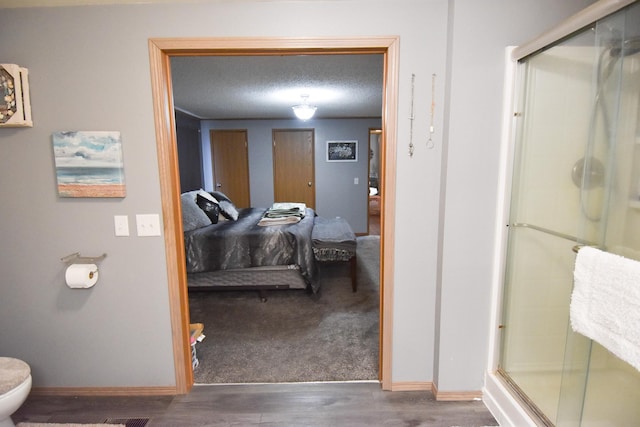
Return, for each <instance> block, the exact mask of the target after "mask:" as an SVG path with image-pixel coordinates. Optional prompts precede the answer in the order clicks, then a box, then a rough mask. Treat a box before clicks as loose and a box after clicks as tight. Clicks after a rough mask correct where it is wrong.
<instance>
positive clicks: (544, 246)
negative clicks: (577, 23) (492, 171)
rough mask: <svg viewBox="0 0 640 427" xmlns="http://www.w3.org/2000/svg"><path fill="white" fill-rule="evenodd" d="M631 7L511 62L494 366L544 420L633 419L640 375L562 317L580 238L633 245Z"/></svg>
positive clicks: (635, 152) (639, 155)
mask: <svg viewBox="0 0 640 427" xmlns="http://www.w3.org/2000/svg"><path fill="white" fill-rule="evenodd" d="M639 9H640V4H638V3H636V4H635V6H631V7H628V8H626V9H623V10H622V11H621V12H618V13H616V14H614V15H612V16H611V17H609V18H607V19H604V20H602V21H601V22H598V23H597V24H596V25H594V26H593V27H592V28H588V29H585V30H583V31H581V32H579V33H577V34H575V35H573V36H572V37H570V38H569V39H566V40H564V41H562V42H560V43H558V44H555V45H553V46H551V47H549V48H547V49H545V50H543V51H541V52H538V53H536V54H534V55H532V56H530V57H528V58H525V59H524V60H522V61H521V62H520V64H519V65H518V67H519V70H518V73H519V76H518V80H519V82H520V88H519V91H518V92H519V94H520V95H519V99H518V106H517V112H516V149H515V157H514V175H513V181H512V196H511V207H510V219H509V241H508V252H507V259H506V270H505V276H504V277H505V279H504V280H505V290H504V299H503V303H504V313H503V319H502V331H503V334H502V352H501V361H500V366H499V372H500V374H501V375H502V376H503V378H504V379H505V380H506V382H507V383H508V384H510V386H511V388H512V389H513V391H514V393H515V394H516V395H517V396H518V397H519V398H521V399H522V400H523V401H524V402H525V404H526V405H525V407H527V408H528V409H529V410H530V412H531V413H532V414H533V415H534V416H535V417H537V418H538V419H540V420H541V421H542V422H543V423H544V424H546V425H558V426H589V425H639V424H638V421H637V420H638V419H640V412H639V411H640V410H639V409H638V407H640V405H638V403H640V381H639V379H640V374H638V372H637V371H635V370H633V369H632V368H630V367H629V366H628V365H627V364H625V363H624V362H622V361H619V359H617V358H615V357H614V356H612V355H610V353H608V352H607V351H606V350H605V349H603V348H602V347H600V346H599V345H598V344H596V343H592V342H591V341H590V340H588V339H586V338H584V337H582V336H580V335H578V334H575V333H574V332H573V331H572V330H571V327H570V323H569V305H570V301H571V291H572V288H573V266H574V263H575V256H576V252H575V250H577V246H578V245H580V244H585V245H594V246H598V247H600V248H603V249H606V250H608V251H611V252H617V253H620V254H623V255H625V256H627V257H632V258H637V254H640V245H639V240H640V209H638V208H637V207H634V206H635V202H634V200H635V199H637V198H638V193H639V192H640V188H639V186H638V183H639V181H640V174H639V173H638V172H639V171H640V145H639V144H638V143H639V142H640V141H639V138H638V136H639V135H640V131H639V130H638V117H639V116H638V109H639V107H638V105H639V102H640V101H639V97H640V95H639V94H640V84H639V83H638V81H639V80H638V79H639V78H640V71H639V70H640V54H638V53H637V52H638V51H640V42H637V43H636V41H637V40H640V38H637V36H638V34H639V33H640V29H639V28H638V26H640V14H639V12H638V10H639ZM636 38H637V40H636ZM623 378H624V379H625V380H626V382H621V380H622V379H623ZM605 386H606V387H607V388H603V387H605ZM611 387H613V388H611ZM616 388H617V390H616ZM603 390H607V391H603ZM618 390H619V391H620V392H621V393H619V392H618ZM621 394H624V396H621ZM614 399H615V401H614ZM615 417H617V418H615ZM629 422H630V423H629Z"/></svg>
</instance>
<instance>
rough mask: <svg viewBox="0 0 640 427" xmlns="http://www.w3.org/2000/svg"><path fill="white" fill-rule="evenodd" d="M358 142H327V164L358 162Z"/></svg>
mask: <svg viewBox="0 0 640 427" xmlns="http://www.w3.org/2000/svg"><path fill="white" fill-rule="evenodd" d="M357 161H358V141H327V162H357Z"/></svg>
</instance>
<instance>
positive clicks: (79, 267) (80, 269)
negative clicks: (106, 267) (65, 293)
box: [64, 264, 98, 288]
mask: <svg viewBox="0 0 640 427" xmlns="http://www.w3.org/2000/svg"><path fill="white" fill-rule="evenodd" d="M64 278H65V280H66V282H67V286H69V287H70V288H90V287H92V286H93V285H95V284H96V282H97V281H98V266H97V265H95V264H71V265H70V266H69V267H67V271H66V273H65V275H64Z"/></svg>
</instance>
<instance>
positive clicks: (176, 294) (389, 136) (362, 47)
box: [149, 37, 399, 393]
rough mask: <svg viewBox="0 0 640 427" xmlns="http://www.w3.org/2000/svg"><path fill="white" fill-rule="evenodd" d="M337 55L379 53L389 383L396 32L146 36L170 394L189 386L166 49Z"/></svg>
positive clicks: (383, 360)
mask: <svg viewBox="0 0 640 427" xmlns="http://www.w3.org/2000/svg"><path fill="white" fill-rule="evenodd" d="M319 52H321V53H322V54H345V53H358V54H367V53H379V54H383V55H384V80H383V84H384V88H383V108H382V123H383V133H384V138H385V142H386V144H385V150H384V153H383V162H382V164H383V181H384V183H385V192H384V193H383V198H382V201H381V262H380V264H381V269H380V270H381V275H380V278H381V280H380V282H381V283H380V289H381V290H380V298H381V304H380V319H381V322H380V343H381V345H380V365H381V369H380V379H381V385H382V388H383V389H385V390H391V389H392V383H391V356H392V329H393V328H392V322H393V312H392V304H391V302H392V298H393V253H394V248H393V242H394V239H393V224H394V216H395V209H394V200H395V175H396V171H395V167H396V139H395V135H396V131H397V116H396V114H397V97H398V81H397V80H398V76H397V74H398V68H399V38H398V37H370V38H366V37H362V38H357V37H355V38H318V39H310V38H304V39H299V40H298V39H294V38H284V39H277V38H273V39H246V38H242V39H232V38H231V39H230V38H210V39H206V38H205V39H203V38H193V39H185V38H173V39H172V38H162V39H150V40H149V56H150V64H151V82H152V93H153V106H154V119H155V127H156V139H157V149H158V166H159V177H160V191H161V198H162V209H163V221H164V229H165V236H164V239H165V251H166V258H167V263H166V264H167V281H168V288H169V310H170V313H169V314H170V321H171V326H172V331H173V332H172V334H173V354H174V360H175V373H176V387H175V388H176V392H178V393H186V392H188V391H189V390H190V389H191V387H192V385H193V370H192V366H191V347H190V342H189V310H188V295H187V284H186V268H185V259H184V242H183V240H182V225H181V218H180V191H179V175H178V167H177V165H178V162H177V148H176V133H175V119H174V117H173V110H174V108H173V101H172V97H171V93H172V87H171V70H170V60H169V59H170V57H171V56H173V55H189V54H191V55H229V54H236V55H237V54H245V55H247V54H249V55H250V54H261V55H265V54H271V55H283V54H287V55H302V54H318V53H319Z"/></svg>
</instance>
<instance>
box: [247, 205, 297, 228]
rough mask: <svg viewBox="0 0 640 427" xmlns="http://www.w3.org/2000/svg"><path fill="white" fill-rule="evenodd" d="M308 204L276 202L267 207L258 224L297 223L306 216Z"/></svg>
mask: <svg viewBox="0 0 640 427" xmlns="http://www.w3.org/2000/svg"><path fill="white" fill-rule="evenodd" d="M305 211H306V206H305V204H304V203H274V204H273V206H272V207H270V208H269V209H267V211H266V212H265V213H264V215H263V216H262V218H261V219H260V221H259V222H258V225H260V226H263V227H264V226H267V225H282V224H295V223H297V222H300V220H301V219H302V218H304V213H305Z"/></svg>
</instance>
